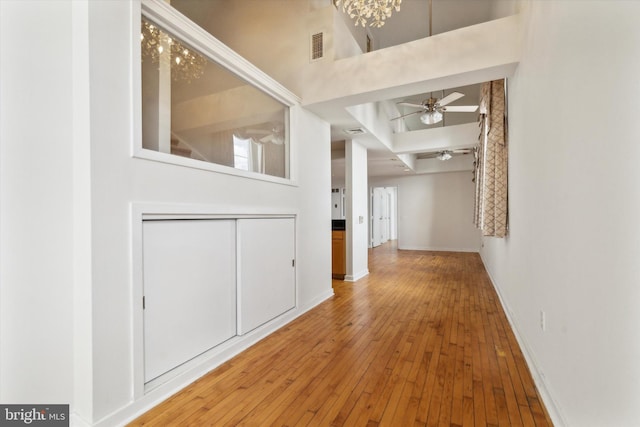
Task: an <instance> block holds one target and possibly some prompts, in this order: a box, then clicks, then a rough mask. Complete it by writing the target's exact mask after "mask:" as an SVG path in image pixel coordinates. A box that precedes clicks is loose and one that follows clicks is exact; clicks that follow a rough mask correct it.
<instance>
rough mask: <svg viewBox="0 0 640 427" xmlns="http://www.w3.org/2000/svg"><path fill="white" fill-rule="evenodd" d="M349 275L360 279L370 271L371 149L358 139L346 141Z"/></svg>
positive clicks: (351, 277)
mask: <svg viewBox="0 0 640 427" xmlns="http://www.w3.org/2000/svg"><path fill="white" fill-rule="evenodd" d="M345 183H346V188H347V194H346V208H347V209H346V210H347V215H346V225H347V232H346V236H347V274H346V276H345V278H344V279H345V280H346V281H356V280H358V279H360V278H362V277H364V276H366V275H367V274H369V265H368V262H369V252H368V250H369V244H368V238H369V225H368V224H369V221H368V215H369V204H368V197H369V196H368V194H369V192H368V182H367V149H366V148H364V147H363V146H362V145H361V144H360V143H358V142H357V141H355V140H352V141H346V143H345Z"/></svg>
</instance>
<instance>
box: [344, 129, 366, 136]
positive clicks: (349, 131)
mask: <svg viewBox="0 0 640 427" xmlns="http://www.w3.org/2000/svg"><path fill="white" fill-rule="evenodd" d="M344 133H346V134H347V135H362V134H363V133H366V132H365V130H364V129H362V128H353V129H345V130H344Z"/></svg>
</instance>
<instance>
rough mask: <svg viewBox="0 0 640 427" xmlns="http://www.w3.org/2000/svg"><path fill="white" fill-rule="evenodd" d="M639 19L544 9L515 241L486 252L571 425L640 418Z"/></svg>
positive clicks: (556, 5)
mask: <svg viewBox="0 0 640 427" xmlns="http://www.w3.org/2000/svg"><path fill="white" fill-rule="evenodd" d="M638 16H640V2H636V1H589V2H586V1H584V2H583V1H579V2H574V1H554V2H548V1H532V2H530V3H529V4H528V5H525V8H524V16H523V22H524V23H525V25H526V27H525V33H524V39H523V43H524V44H523V48H524V49H523V54H522V61H521V63H520V65H519V67H518V70H517V72H516V74H515V76H514V78H513V79H512V80H510V82H509V87H508V89H509V97H508V102H509V121H510V128H509V133H510V142H509V144H510V146H509V153H510V158H509V168H510V177H509V182H510V186H509V210H510V231H509V237H508V238H506V239H485V240H484V246H485V247H484V249H483V250H482V252H481V253H482V257H483V260H484V262H485V265H486V267H487V269H488V271H489V273H490V274H491V276H492V278H493V281H494V283H495V284H496V286H497V288H498V289H499V291H500V294H501V295H502V298H503V300H504V302H505V303H506V307H507V309H508V311H509V313H510V315H511V319H512V321H513V322H514V325H515V328H516V330H517V331H518V333H519V334H520V338H521V341H522V343H524V344H525V346H526V349H527V350H528V354H529V356H530V359H531V361H532V362H534V367H535V369H536V372H534V373H535V375H536V376H537V379H538V381H539V384H540V385H542V386H543V387H542V392H543V393H546V394H547V396H550V397H551V398H552V400H549V399H548V398H547V405H548V406H549V409H550V410H552V411H553V414H552V415H554V418H555V422H556V425H558V426H561V425H570V426H581V427H582V426H585V427H588V426H618V427H624V426H637V425H638V422H639V421H638V420H640V405H638V401H639V400H640V365H639V364H638V360H640V329H639V326H638V325H640V310H638V301H640V286H639V283H640V263H639V262H638V260H639V259H640V225H639V223H638V218H640V198H639V196H638V195H639V194H640V168H638V159H639V158H640V144H639V143H638V141H640V126H639V121H638V116H640V97H639V96H638V93H640V80H639V79H638V76H640V28H639V27H638ZM540 311H544V312H545V313H546V331H543V330H542V329H541V326H540ZM551 402H553V403H554V404H555V405H553V404H551ZM554 406H555V407H554Z"/></svg>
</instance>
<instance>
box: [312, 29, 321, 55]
mask: <svg viewBox="0 0 640 427" xmlns="http://www.w3.org/2000/svg"><path fill="white" fill-rule="evenodd" d="M323 57H324V33H322V32H320V33H315V34H311V60H312V61H317V60H318V59H322V58H323Z"/></svg>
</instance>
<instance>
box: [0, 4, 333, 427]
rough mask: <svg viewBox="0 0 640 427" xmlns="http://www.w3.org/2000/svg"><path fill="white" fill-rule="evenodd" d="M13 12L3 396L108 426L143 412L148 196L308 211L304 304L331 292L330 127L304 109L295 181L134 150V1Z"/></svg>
mask: <svg viewBox="0 0 640 427" xmlns="http://www.w3.org/2000/svg"><path fill="white" fill-rule="evenodd" d="M0 7H1V9H0V11H1V13H2V25H1V29H2V33H1V42H2V61H1V64H2V65H1V66H2V68H0V71H1V77H2V78H1V79H0V80H1V82H2V83H1V86H0V87H1V89H2V97H1V99H2V104H1V105H2V116H0V117H1V119H2V122H1V124H2V140H1V145H0V154H1V156H0V158H1V162H2V163H0V165H1V169H0V202H1V210H0V231H1V233H2V246H1V252H0V267H1V268H0V284H1V288H0V292H1V304H2V305H1V313H0V327H1V329H0V332H1V335H0V340H1V345H0V375H2V380H1V381H0V384H1V385H0V401H2V402H3V403H11V402H20V403H25V402H44V403H71V405H72V412H75V422H78V423H82V422H84V423H86V424H95V423H102V425H113V424H120V423H122V421H123V420H124V418H123V417H127V416H131V415H133V414H134V413H135V411H139V410H141V409H143V407H142V406H140V405H139V404H137V403H135V402H134V395H133V390H134V383H133V382H134V378H135V376H136V372H134V348H135V347H136V345H137V343H135V342H134V341H133V336H134V335H135V334H134V326H135V324H134V323H135V322H134V317H135V316H134V313H135V312H136V310H138V307H139V302H138V301H133V299H132V295H133V294H134V292H133V286H134V285H135V283H134V279H133V276H134V275H133V273H132V272H133V270H134V269H135V268H136V266H135V265H134V261H133V260H132V250H133V246H132V240H133V238H132V228H133V227H135V226H136V224H133V223H132V213H131V204H132V203H135V202H143V203H154V204H157V203H169V204H179V205H182V206H183V209H184V210H185V211H188V210H189V209H190V208H191V207H193V206H195V207H202V206H206V207H207V208H208V209H212V210H216V209H218V208H219V209H221V210H224V211H225V212H229V211H231V212H233V211H234V210H240V211H252V212H261V211H269V212H274V211H286V212H296V213H297V214H298V216H297V222H296V226H297V229H296V231H297V240H296V251H297V263H296V265H297V281H298V282H297V283H298V304H299V311H302V310H305V309H308V308H309V307H311V306H312V305H314V304H316V303H318V302H320V301H321V300H322V299H324V298H327V297H328V296H330V295H331V294H332V290H331V260H330V253H331V249H330V248H331V247H330V244H331V233H330V205H329V204H330V193H329V191H328V189H329V188H330V144H329V125H328V124H327V123H325V122H323V121H322V120H320V119H318V118H317V117H316V116H314V115H313V114H310V113H308V112H307V111H305V110H303V109H301V108H299V107H296V108H295V110H296V112H295V113H296V114H295V117H296V119H295V120H296V121H297V123H296V124H297V129H298V130H295V131H294V132H293V136H292V137H293V138H294V139H296V140H297V141H300V144H299V146H298V149H297V150H296V151H295V153H296V154H295V156H294V159H293V162H294V164H295V166H296V168H295V169H296V170H297V171H298V175H297V186H291V185H284V184H279V183H273V182H265V181H258V180H253V179H246V178H242V177H238V176H232V175H226V174H219V173H214V172H208V171H204V170H198V169H191V168H187V167H181V166H176V165H169V164H163V163H158V162H154V161H149V160H144V159H138V158H132V157H131V152H132V143H133V141H134V139H135V138H137V137H138V136H137V135H135V133H134V131H133V129H135V128H136V127H135V126H134V124H135V123H134V117H135V115H134V113H135V109H136V108H137V106H136V105H135V104H134V103H133V101H132V100H133V99H135V98H136V97H135V96H134V95H135V94H134V92H133V90H134V89H132V88H135V87H136V85H137V83H136V82H135V79H134V77H133V76H134V74H133V70H135V69H136V67H138V66H139V59H137V58H135V57H132V55H131V51H132V49H131V46H132V43H135V42H136V41H137V40H139V37H138V36H136V35H135V33H133V32H132V28H133V23H134V22H136V21H137V20H138V15H136V11H137V10H138V6H137V4H136V3H135V2H121V1H87V2H85V1H82V0H74V1H70V0H69V1H62V0H61V1H58V2H55V5H52V4H51V3H50V2H48V1H33V2H22V1H17V2H8V1H2V2H0ZM87 32H88V34H87ZM87 36H88V37H87ZM43 46H47V47H51V49H43ZM72 49H75V50H74V51H73V52H74V55H71V51H72ZM34 52H38V54H37V55H35V54H34ZM83 55H84V56H83ZM45 65H46V66H45ZM43 70H46V73H45V72H43ZM75 178H77V179H75ZM85 204H86V205H85ZM74 215H75V217H74ZM76 220H77V221H78V222H76ZM85 279H88V280H86V281H85ZM74 299H75V300H77V301H76V304H75V306H74ZM74 310H75V311H74ZM74 384H75V385H74ZM172 387H174V386H172ZM174 391H175V390H174ZM171 392H172V390H171V389H165V390H164V391H163V393H165V395H166V394H169V393H171ZM158 396H160V394H156V397H158ZM149 403H150V401H146V403H144V404H145V405H148V404H149ZM101 420H102V421H101Z"/></svg>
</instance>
